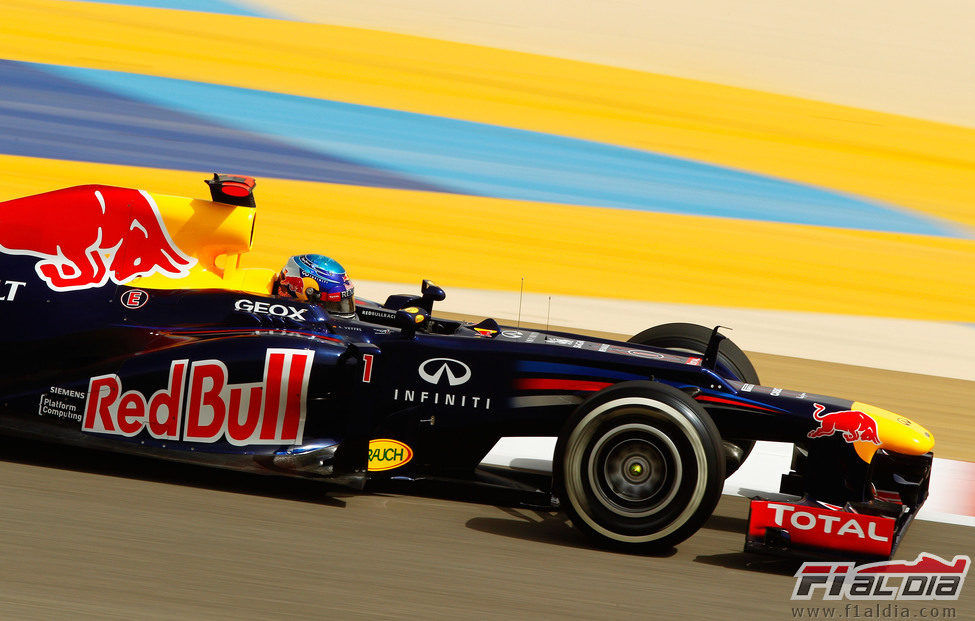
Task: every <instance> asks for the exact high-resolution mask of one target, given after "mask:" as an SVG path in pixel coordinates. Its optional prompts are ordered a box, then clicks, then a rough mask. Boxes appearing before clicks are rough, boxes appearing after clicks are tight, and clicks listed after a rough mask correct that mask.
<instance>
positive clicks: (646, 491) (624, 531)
mask: <svg viewBox="0 0 975 621" xmlns="http://www.w3.org/2000/svg"><path fill="white" fill-rule="evenodd" d="M724 465H725V459H724V449H723V446H722V443H721V436H720V434H719V433H718V430H717V428H716V427H715V426H714V423H713V422H712V421H711V418H710V417H709V416H708V414H707V412H705V411H704V409H703V408H702V407H701V406H700V405H698V404H697V403H696V402H694V400H692V399H691V398H690V397H688V396H687V395H686V394H685V393H683V392H681V391H679V390H677V389H675V388H671V387H670V386H666V385H663V384H658V383H655V382H647V381H635V382H622V383H620V384H616V385H615V386H611V387H609V388H607V389H605V390H603V391H601V392H599V393H597V394H596V395H594V396H593V397H591V398H590V399H588V400H587V401H585V402H584V403H583V404H582V405H580V406H579V408H578V409H577V410H576V412H575V413H574V414H573V415H572V416H571V417H570V418H569V420H568V421H566V424H565V427H564V429H563V432H562V434H561V435H560V436H559V439H558V442H557V443H556V447H555V462H554V464H553V475H554V481H553V483H554V488H555V493H556V496H557V497H558V498H559V501H560V506H561V508H562V509H564V510H565V512H566V513H567V514H568V516H569V518H570V519H571V520H572V523H573V524H574V525H575V526H576V527H577V528H579V530H581V531H583V532H584V533H586V534H587V535H589V536H591V537H593V538H594V539H596V540H597V541H598V542H600V543H601V544H602V545H606V546H609V547H614V548H620V549H625V550H628V551H634V552H659V551H664V550H667V549H669V548H670V547H671V546H673V545H675V544H677V543H679V542H681V541H683V540H685V539H687V538H688V537H690V536H691V535H692V534H694V533H695V532H696V531H697V530H698V529H699V528H700V527H701V525H702V524H703V523H704V522H705V520H707V519H708V517H710V515H711V513H712V512H713V511H714V507H715V505H716V504H717V502H718V499H719V497H720V495H721V489H722V485H723V482H724Z"/></svg>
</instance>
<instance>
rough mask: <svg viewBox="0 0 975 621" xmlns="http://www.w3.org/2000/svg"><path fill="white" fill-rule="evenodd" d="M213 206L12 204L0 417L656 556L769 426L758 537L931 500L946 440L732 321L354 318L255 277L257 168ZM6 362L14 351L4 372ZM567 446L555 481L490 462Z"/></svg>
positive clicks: (754, 539) (864, 518)
mask: <svg viewBox="0 0 975 621" xmlns="http://www.w3.org/2000/svg"><path fill="white" fill-rule="evenodd" d="M207 183H208V184H209V185H210V190H211V197H212V199H213V200H211V201H207V200H191V199H184V198H178V197H173V196H164V195H156V194H151V193H148V192H144V191H137V190H131V189H124V188H117V187H110V186H100V185H88V186H78V187H72V188H67V189H62V190H56V191H53V192H47V193H44V194H39V195H36V196H29V197H26V198H20V199H15V200H10V201H6V202H3V203H0V277H2V280H0V309H2V315H0V317H2V321H0V348H2V351H3V358H4V360H7V361H8V365H7V367H6V368H7V370H6V372H5V373H3V375H2V377H0V429H2V430H3V432H5V433H9V434H19V435H22V436H28V437H35V438H42V439H45V440H48V441H55V442H62V443H65V444H73V445H80V446H86V447H93V448H99V449H107V450H111V451H122V452H131V453H137V454H140V455H149V456H155V457H160V458H165V459H172V460H179V461H187V462H194V463H199V464H207V465H212V466H219V467H227V468H235V469H240V470H247V471H256V472H263V473H273V474H284V475H294V476H301V477H313V478H319V479H323V480H328V481H331V482H333V483H338V484H343V485H349V486H353V487H358V488H361V487H363V486H364V485H365V484H367V483H368V482H370V481H379V482H381V481H388V480H391V479H395V480H399V481H420V480H428V481H429V480H435V481H445V480H451V481H463V482H467V483H470V484H472V485H478V484H483V485H493V486H498V485H508V486H510V488H511V489H514V490H522V491H525V493H526V494H533V496H532V497H533V498H536V499H537V498H539V497H543V498H545V500H546V501H548V502H551V503H552V505H553V506H557V507H559V508H560V509H562V510H564V511H565V513H566V514H567V515H568V517H569V518H570V519H571V521H572V523H573V524H574V525H575V526H576V527H578V528H579V529H581V530H582V531H584V532H586V533H587V534H589V535H591V536H592V537H593V538H595V539H596V540H597V541H599V542H600V543H602V544H605V545H609V546H613V547H619V548H624V549H628V550H633V551H659V550H662V549H668V548H669V547H671V546H672V545H674V544H676V543H678V542H680V541H682V540H684V539H686V538H687V537H689V536H691V535H692V534H693V533H694V532H695V531H696V530H697V529H698V528H699V527H700V526H701V525H702V524H703V523H704V521H705V520H707V519H708V517H709V516H710V515H711V513H712V511H713V510H714V507H715V505H716V503H717V501H718V498H719V495H720V494H721V490H722V484H723V481H724V479H725V476H726V475H727V474H729V473H731V472H733V471H734V470H735V469H736V468H738V466H739V465H740V464H741V463H742V461H743V460H744V459H745V458H746V457H747V456H748V453H749V451H750V450H751V447H752V446H753V444H754V442H755V440H773V441H783V442H793V443H795V446H796V450H795V459H794V462H793V466H792V470H791V472H789V473H785V474H784V476H783V478H782V486H781V489H780V490H779V492H780V494H776V495H775V498H774V499H772V498H766V499H753V500H752V501H751V513H750V517H749V525H748V534H747V542H746V549H749V550H757V551H770V552H784V553H794V554H801V555H810V554H816V553H820V554H829V555H832V556H833V557H842V556H846V557H855V558H860V557H862V558H888V557H889V556H890V555H891V554H892V552H893V550H894V549H895V547H896V546H897V544H898V543H899V541H900V539H901V538H902V537H903V535H904V532H905V530H906V529H907V527H908V525H909V524H910V522H911V521H912V520H913V518H914V516H915V515H916V514H917V512H918V509H919V508H920V506H921V504H922V503H923V502H924V500H925V498H926V496H927V487H928V480H929V474H930V468H931V462H932V453H931V450H932V447H933V445H934V440H933V438H932V437H931V434H929V433H928V432H927V431H926V430H925V429H924V428H923V427H921V426H920V425H918V424H917V423H915V422H913V421H911V420H908V419H907V418H904V417H901V416H897V415H895V414H892V413H890V412H887V411H885V410H882V409H879V408H876V407H872V406H869V405H865V404H862V403H854V402H851V401H845V400H842V399H836V398H833V397H825V396H820V395H811V394H805V393H800V392H795V391H791V390H784V389H780V388H768V387H765V386H761V385H760V384H759V381H758V376H757V374H756V372H755V369H754V368H753V367H752V364H751V363H750V362H749V360H748V358H747V357H746V356H745V354H744V353H742V351H741V350H740V349H739V348H738V347H736V346H735V345H734V344H733V343H732V342H731V341H730V340H728V339H726V338H724V337H723V336H722V334H721V333H720V332H719V329H718V328H714V329H709V328H706V327H702V326H696V325H690V324H667V325H661V326H657V327H653V328H650V329H648V330H646V331H644V332H642V333H640V334H638V335H636V336H634V337H633V338H631V339H630V340H629V341H627V342H617V341H611V340H605V339H598V338H590V337H586V338H582V337H580V336H578V335H574V334H567V333H561V332H554V331H549V330H532V329H527V328H513V327H507V326H502V325H499V324H498V323H497V322H496V321H494V320H492V319H485V320H483V321H480V322H479V323H468V322H463V321H457V320H450V319H446V318H443V317H437V316H435V315H434V314H433V304H434V302H437V301H440V300H443V299H444V297H445V294H444V291H443V290H442V289H440V288H439V287H437V286H436V285H434V284H432V283H430V282H429V281H424V282H423V285H422V288H421V290H420V293H419V295H411V294H405V295H394V296H390V297H389V299H387V300H386V301H385V303H383V304H377V303H370V302H366V301H361V300H360V301H358V303H357V305H356V306H355V307H354V315H352V316H349V317H339V316H336V315H330V314H329V313H327V312H326V311H325V310H324V308H323V306H322V305H320V304H316V303H312V302H300V301H298V300H293V299H286V298H282V297H278V296H274V295H272V287H273V286H274V285H273V283H274V282H275V276H276V272H275V271H273V270H270V269H256V268H249V269H244V268H241V267H240V266H239V258H240V254H241V253H243V252H246V251H247V250H249V249H250V246H251V240H252V234H253V225H254V214H255V207H254V204H255V203H254V197H253V188H254V181H253V180H252V179H250V178H246V177H233V176H227V175H214V177H213V179H212V180H209V181H208V182H207ZM11 363H13V364H11ZM512 436H514V437H517V436H550V437H553V436H554V437H557V438H558V440H557V443H556V448H555V455H554V462H553V472H552V475H551V476H550V477H547V478H546V479H545V480H544V481H543V482H542V483H538V480H537V477H536V478H532V479H529V480H531V481H533V482H534V486H533V487H532V486H526V481H525V480H520V477H519V476H518V475H519V473H518V472H515V471H513V470H510V469H509V470H506V471H503V472H500V471H498V469H495V471H493V472H488V471H485V469H484V468H482V467H479V464H480V462H481V461H482V459H483V458H484V456H485V455H486V454H487V453H488V452H489V451H490V450H491V448H492V447H493V446H494V445H495V443H497V442H498V440H499V439H500V438H502V437H512Z"/></svg>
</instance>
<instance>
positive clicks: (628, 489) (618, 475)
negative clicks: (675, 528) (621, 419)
mask: <svg viewBox="0 0 975 621" xmlns="http://www.w3.org/2000/svg"><path fill="white" fill-rule="evenodd" d="M680 461H681V460H680V457H679V454H678V452H677V447H676V446H674V443H673V442H672V441H671V440H670V438H668V437H667V436H666V435H664V434H663V433H661V432H660V430H658V429H655V428H654V427H651V426H648V425H643V424H639V423H631V424H627V425H621V426H619V427H615V428H613V429H610V430H609V431H608V432H607V433H605V434H603V435H602V436H600V437H599V438H598V439H597V440H596V441H595V442H594V443H593V445H592V450H591V451H590V453H589V464H588V468H587V470H588V472H589V480H590V483H591V487H592V489H593V491H595V492H596V494H595V496H596V499H597V500H598V501H599V503H600V504H602V505H603V506H604V507H606V508H607V509H609V510H610V511H612V512H613V513H616V514H618V515H621V516H625V517H630V518H639V517H646V516H649V515H653V514H654V513H656V512H658V511H659V510H661V508H663V507H666V506H667V504H668V503H669V502H670V501H671V500H672V499H673V497H674V495H675V494H676V493H677V491H678V489H679V487H680V481H681V477H682V469H681V464H680Z"/></svg>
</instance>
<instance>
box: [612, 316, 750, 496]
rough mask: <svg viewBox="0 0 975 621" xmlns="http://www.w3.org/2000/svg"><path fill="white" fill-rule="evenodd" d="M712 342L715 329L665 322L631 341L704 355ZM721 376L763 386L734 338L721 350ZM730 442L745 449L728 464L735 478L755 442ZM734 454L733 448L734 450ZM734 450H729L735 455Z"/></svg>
mask: <svg viewBox="0 0 975 621" xmlns="http://www.w3.org/2000/svg"><path fill="white" fill-rule="evenodd" d="M710 340H711V329H710V328H706V327H704V326H699V325H697V324H693V323H665V324H661V325H659V326H654V327H652V328H649V329H647V330H644V331H643V332H641V333H639V334H637V335H636V336H634V337H632V338H630V339H629V340H628V341H627V342H628V343H636V344H637V345H649V346H650V347H662V348H664V349H672V350H674V351H679V352H687V353H692V354H698V355H701V356H703V355H704V352H706V351H707V348H708V341H710ZM717 366H718V369H717V370H718V374H719V375H721V376H722V377H726V378H728V379H736V380H739V381H742V382H745V383H746V384H760V383H761V382H760V381H759V379H758V372H757V371H755V367H754V366H753V365H752V362H751V360H749V359H748V356H747V355H745V352H743V351H742V350H741V348H740V347H738V346H737V345H735V344H734V343H733V342H732V341H731V339H724V340H723V341H721V345H720V346H719V347H718V365H717ZM726 442H729V443H730V444H733V445H734V446H736V447H738V448H739V449H741V457H740V458H738V459H735V458H732V457H731V456H729V458H728V460H727V463H726V464H725V476H729V477H730V476H731V475H732V474H734V473H735V471H736V470H738V468H740V467H741V465H742V464H743V463H745V459H747V458H748V455H750V454H751V452H752V449H753V448H755V441H754V440H745V439H743V438H727V439H726ZM732 451H733V449H732ZM732 451H729V453H730V452H732Z"/></svg>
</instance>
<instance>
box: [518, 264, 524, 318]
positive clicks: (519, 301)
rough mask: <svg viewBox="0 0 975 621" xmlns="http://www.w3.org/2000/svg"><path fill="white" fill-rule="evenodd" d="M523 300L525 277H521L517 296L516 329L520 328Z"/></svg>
mask: <svg viewBox="0 0 975 621" xmlns="http://www.w3.org/2000/svg"><path fill="white" fill-rule="evenodd" d="M524 299H525V277H524V276H522V277H521V293H520V294H519V295H518V327H519V328H520V327H521V301H522V300H524Z"/></svg>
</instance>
